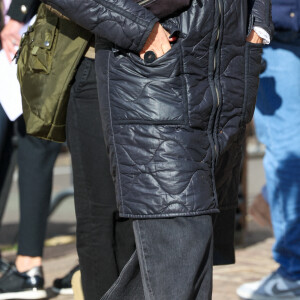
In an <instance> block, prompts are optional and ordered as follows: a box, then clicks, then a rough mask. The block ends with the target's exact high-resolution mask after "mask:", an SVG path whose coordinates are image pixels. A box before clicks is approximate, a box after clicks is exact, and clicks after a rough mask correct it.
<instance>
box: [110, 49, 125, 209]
mask: <svg viewBox="0 0 300 300" xmlns="http://www.w3.org/2000/svg"><path fill="white" fill-rule="evenodd" d="M110 57H111V52H109V54H108V60H107V89H108V91H107V96H108V106H109V119H110V120H109V124H110V128H111V133H112V139H113V146H114V151H115V157H116V163H117V166H116V172H117V176H118V181H119V184H118V190H119V195H120V200H121V208H122V210H123V209H124V204H123V194H122V188H121V187H122V183H121V176H120V169H119V166H120V164H119V158H118V153H117V147H116V141H115V133H114V128H113V124H112V111H111V105H110V77H109V75H110Z"/></svg>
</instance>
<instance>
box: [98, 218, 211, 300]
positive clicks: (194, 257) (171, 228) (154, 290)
mask: <svg viewBox="0 0 300 300" xmlns="http://www.w3.org/2000/svg"><path fill="white" fill-rule="evenodd" d="M133 229H134V234H135V242H136V249H137V250H136V251H135V252H134V254H133V255H132V257H131V259H130V260H129V262H128V263H127V265H126V266H125V267H124V269H123V271H122V272H121V275H120V277H119V278H118V280H117V281H116V282H115V284H114V285H113V286H112V288H111V289H110V290H109V291H108V292H107V293H106V294H105V295H104V297H102V298H101V300H119V299H122V300H210V299H211V294H212V244H213V243H212V231H213V229H212V218H211V216H209V215H203V216H196V217H177V218H170V219H146V220H135V221H133Z"/></svg>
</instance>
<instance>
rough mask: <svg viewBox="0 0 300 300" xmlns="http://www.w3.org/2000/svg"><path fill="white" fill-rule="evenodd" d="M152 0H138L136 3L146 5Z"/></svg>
mask: <svg viewBox="0 0 300 300" xmlns="http://www.w3.org/2000/svg"><path fill="white" fill-rule="evenodd" d="M153 1H154V0H138V1H137V3H138V4H139V5H142V6H146V5H147V4H149V3H151V2H153Z"/></svg>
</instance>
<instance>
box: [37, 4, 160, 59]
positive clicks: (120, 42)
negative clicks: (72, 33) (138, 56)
mask: <svg viewBox="0 0 300 300" xmlns="http://www.w3.org/2000/svg"><path fill="white" fill-rule="evenodd" d="M42 1H43V2H44V3H46V4H49V5H50V6H52V7H53V8H55V9H57V10H58V11H60V12H61V13H62V14H63V15H65V16H66V17H68V18H70V19H71V20H73V21H74V22H75V23H77V24H79V25H80V26H82V27H84V28H86V29H88V30H89V31H91V32H92V33H94V34H95V35H97V36H101V37H103V38H105V39H107V40H109V41H111V42H113V43H114V44H116V45H117V46H119V47H121V48H123V49H128V50H131V51H134V52H137V53H139V52H140V51H141V50H142V49H143V47H144V44H145V42H146V40H147V38H148V36H149V34H150V33H151V31H152V29H153V26H154V24H155V23H156V22H158V19H157V18H156V17H155V16H154V15H153V14H152V13H151V12H150V11H148V10H147V9H146V8H144V7H142V6H140V5H138V4H137V3H135V2H134V1H133V0H42Z"/></svg>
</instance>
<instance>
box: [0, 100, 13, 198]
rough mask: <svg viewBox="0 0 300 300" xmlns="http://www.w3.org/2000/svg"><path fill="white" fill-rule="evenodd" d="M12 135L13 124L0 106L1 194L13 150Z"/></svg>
mask: <svg viewBox="0 0 300 300" xmlns="http://www.w3.org/2000/svg"><path fill="white" fill-rule="evenodd" d="M12 134H13V123H12V122H10V121H9V119H8V118H7V116H6V114H5V112H4V110H3V108H2V106H1V104H0V166H1V167H0V194H1V192H2V188H3V185H4V181H5V177H6V174H7V170H8V168H9V164H10V158H11V153H12V150H13V149H12V143H11V137H12Z"/></svg>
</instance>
